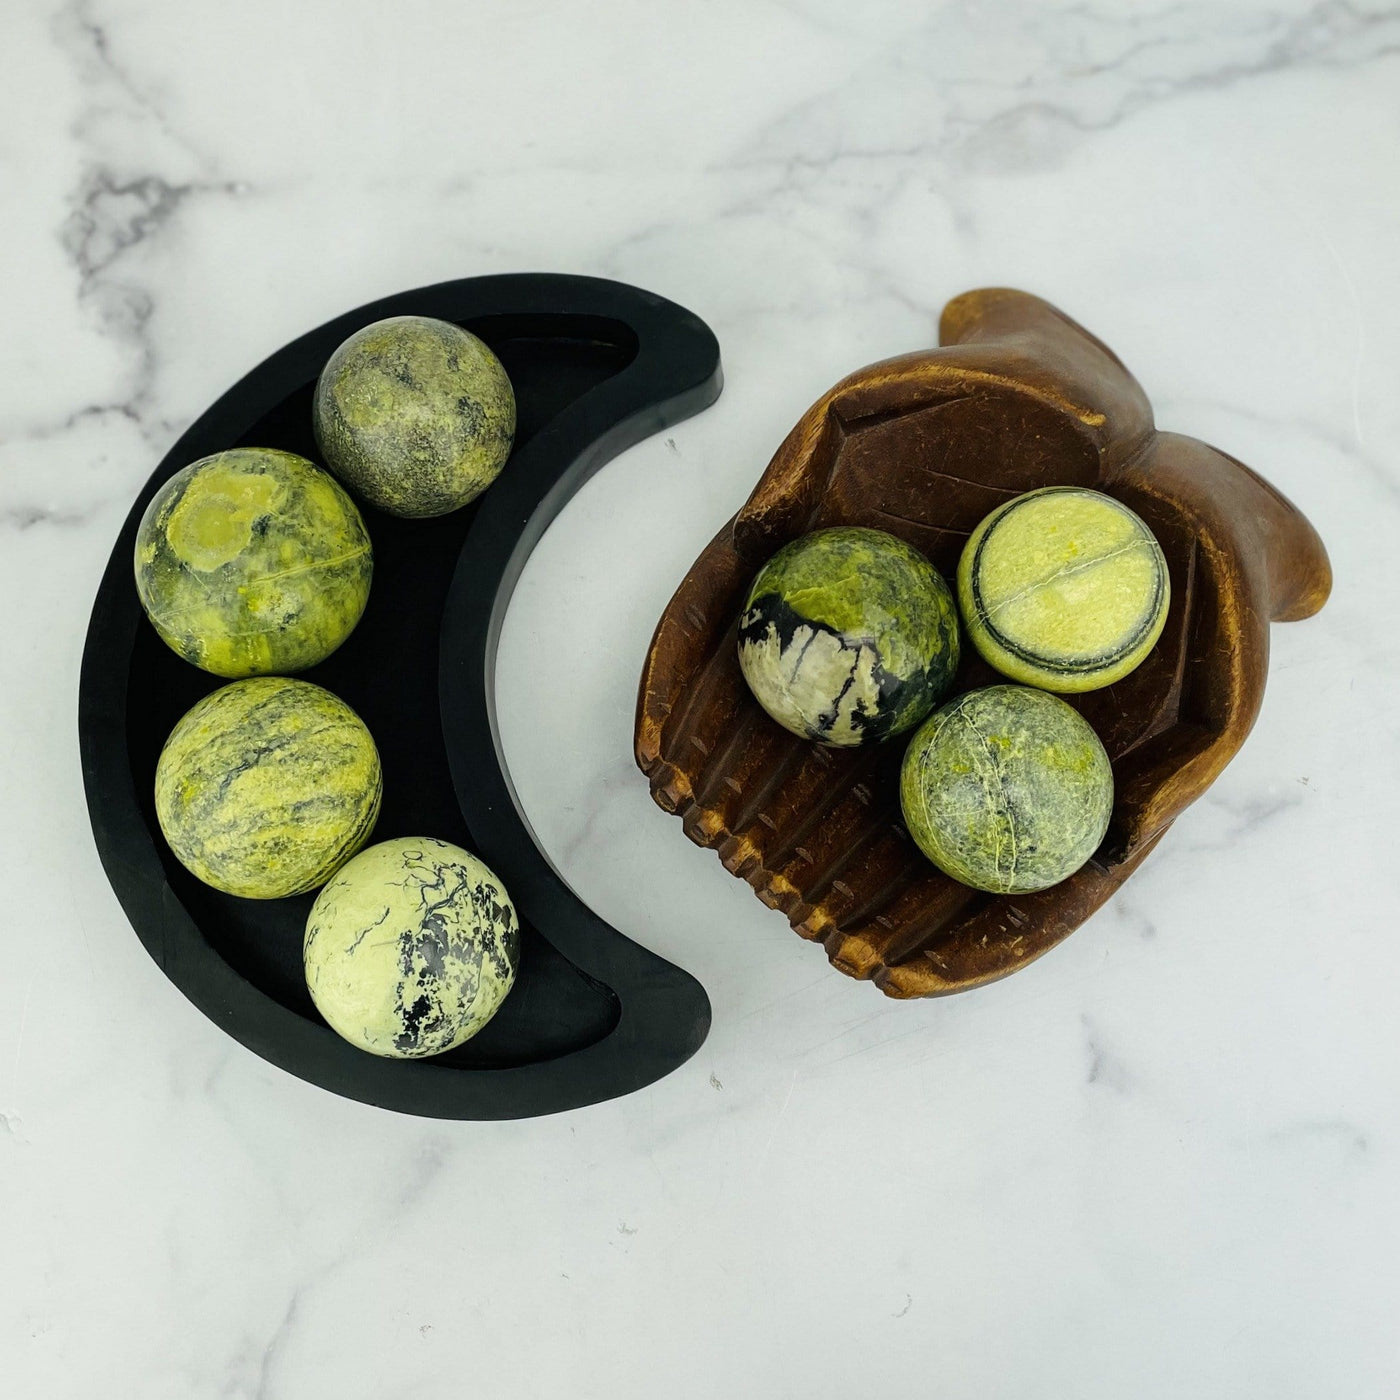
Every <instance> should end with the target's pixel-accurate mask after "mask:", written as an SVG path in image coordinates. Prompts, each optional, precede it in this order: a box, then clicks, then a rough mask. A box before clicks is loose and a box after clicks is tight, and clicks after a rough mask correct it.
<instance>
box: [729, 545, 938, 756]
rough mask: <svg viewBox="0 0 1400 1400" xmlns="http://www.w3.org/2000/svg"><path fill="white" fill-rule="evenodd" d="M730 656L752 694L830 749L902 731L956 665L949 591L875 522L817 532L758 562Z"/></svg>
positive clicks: (929, 702) (915, 554)
mask: <svg viewBox="0 0 1400 1400" xmlns="http://www.w3.org/2000/svg"><path fill="white" fill-rule="evenodd" d="M739 666H740V669H741V670H742V671H743V673H744V679H745V680H746V681H747V682H748V685H749V689H750V690H752V691H753V693H754V696H755V698H756V699H757V700H758V703H759V704H760V705H762V706H763V708H764V709H765V710H767V712H768V713H769V714H770V715H771V716H772V717H773V718H774V719H775V720H777V721H778V723H779V724H781V725H782V726H783V727H784V728H785V729H790V730H791V731H792V732H793V733H794V734H800V735H801V736H802V737H803V738H805V739H815V740H817V741H818V742H819V743H822V744H828V745H832V746H833V747H840V748H852V747H855V746H856V745H859V744H865V743H870V742H872V741H875V740H879V739H886V738H888V737H889V736H890V735H892V734H900V733H902V732H903V731H905V730H907V729H911V728H913V726H914V725H916V724H918V722H919V721H920V720H921V719H923V717H924V716H925V715H926V714H928V712H929V711H930V710H931V709H932V708H933V707H934V706H935V705H936V704H937V703H938V701H939V699H940V698H941V696H942V695H943V694H944V692H945V691H946V690H947V689H948V686H949V684H950V683H951V682H952V679H953V673H954V672H955V671H956V670H957V669H958V615H957V607H956V605H955V603H954V602H953V595H952V592H951V591H950V590H949V588H948V585H947V584H946V583H944V581H943V579H942V577H941V576H940V575H939V573H938V571H937V570H936V569H935V568H934V567H933V565H932V564H930V563H929V562H928V560H927V559H925V558H924V556H923V555H922V554H920V553H919V552H918V551H917V550H915V549H912V548H911V547H910V546H909V545H907V544H905V543H904V541H903V540H901V539H897V538H896V537H895V536H894V535H889V534H886V533H885V532H884V531H883V530H867V529H862V528H859V527H855V526H847V527H838V528H835V529H830V530H817V531H815V532H814V533H812V534H810V535H804V536H803V537H802V538H801V539H797V540H793V541H792V543H791V544H788V545H785V546H784V547H783V548H782V549H780V550H779V551H778V552H777V553H776V554H775V555H774V556H773V557H772V558H771V559H770V560H769V561H768V563H767V564H765V565H764V566H763V568H762V569H761V570H760V571H759V574H758V577H757V578H756V579H754V582H753V586H752V587H751V588H750V589H749V594H748V599H747V601H746V602H745V604H744V612H743V616H742V617H741V618H740V619H739Z"/></svg>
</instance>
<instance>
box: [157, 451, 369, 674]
mask: <svg viewBox="0 0 1400 1400" xmlns="http://www.w3.org/2000/svg"><path fill="white" fill-rule="evenodd" d="M135 566H136V591H137V594H138V595H139V597H140V599H141V606H142V607H143V608H144V609H145V610H146V616H147V617H149V618H150V620H151V624H152V626H153V627H154V628H155V629H156V631H157V632H158V633H159V634H160V636H161V638H162V640H163V641H164V642H165V643H166V645H167V646H169V647H170V648H171V649H172V650H174V651H176V652H178V653H179V654H180V655H181V656H182V657H184V658H185V660H186V661H190V662H193V663H194V665H196V666H199V667H202V668H203V669H204V670H206V671H212V672H213V673H214V675H216V676H229V677H235V676H258V675H268V674H274V673H276V674H285V673H287V672H291V671H303V670H305V669H306V668H307V667H308V666H314V665H316V663H317V662H318V661H323V660H324V659H325V658H326V657H327V656H329V655H330V654H331V652H333V651H334V650H335V649H336V648H337V647H338V646H339V645H340V644H341V643H342V642H343V641H344V640H345V639H346V637H348V636H349V635H350V633H351V632H352V631H353V630H354V627H355V624H356V623H357V622H359V620H360V615H361V613H363V612H364V610H365V603H366V601H367V600H368V598H369V586H370V576H371V574H372V572H373V553H372V550H371V548H370V540H369V534H368V533H367V531H366V530H365V523H364V521H363V519H361V517H360V512H359V510H358V509H356V506H355V503H354V502H353V501H352V500H351V499H350V497H349V496H347V495H346V494H345V492H344V491H343V490H342V489H341V487H340V486H339V484H338V483H337V482H336V481H335V480H334V478H333V477H331V476H329V475H328V474H327V473H326V472H323V471H322V470H321V469H320V468H319V467H317V466H315V465H313V464H312V463H311V462H308V461H307V460H306V459H305V458H304V457H298V456H297V455H296V454H295V453H293V452H279V451H275V450H274V449H272V448H266V447H236V448H233V449H231V450H230V451H227V452H218V453H215V454H214V455H213V456H212V457H204V458H202V459H201V460H200V461H198V462H192V463H191V464H190V465H189V466H187V467H185V468H183V469H182V470H180V471H178V472H176V473H175V475H174V476H172V477H171V478H170V480H169V481H167V482H166V483H165V485H164V486H162V487H161V489H160V490H159V491H158V492H157V493H156V495H155V497H154V498H153V499H152V501H151V503H150V505H149V506H148V507H147V508H146V513H145V515H144V516H143V517H142V519H141V524H140V527H139V529H138V531H137V536H136V558H135Z"/></svg>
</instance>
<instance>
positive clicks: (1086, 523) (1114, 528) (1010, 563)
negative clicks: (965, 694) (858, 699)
mask: <svg viewBox="0 0 1400 1400" xmlns="http://www.w3.org/2000/svg"><path fill="white" fill-rule="evenodd" d="M1170 601H1171V585H1170V581H1169V579H1168V577H1167V561H1166V558H1165V556H1164V555H1163V553H1162V549H1161V546H1160V545H1159V544H1158V543H1157V540H1156V538H1155V537H1154V536H1153V534H1152V531H1151V530H1149V529H1148V528H1147V526H1146V525H1145V524H1144V523H1143V522H1142V520H1141V519H1139V517H1138V516H1137V515H1136V514H1135V513H1134V512H1133V511H1131V510H1129V509H1128V507H1127V506H1125V505H1124V504H1123V503H1122V502H1121V501H1116V500H1114V499H1113V497H1112V496H1105V495H1104V494H1103V493H1102V492H1099V491H1087V490H1084V489H1083V488H1081V487H1077V486H1047V487H1045V488H1043V489H1042V490H1039V491H1030V492H1028V493H1027V494H1026V495H1024V496H1017V497H1016V499H1015V500H1013V501H1008V502H1007V503H1006V504H1005V505H1004V506H998V507H997V509H996V510H994V511H993V512H992V513H991V514H990V515H989V516H987V518H986V519H985V520H983V521H982V523H981V524H980V525H978V527H977V528H976V530H974V531H973V532H972V536H971V538H970V539H969V540H968V542H967V545H966V547H965V548H964V549H963V553H962V559H961V560H960V561H959V564H958V602H959V603H960V604H961V606H962V613H963V621H964V622H965V623H966V624H967V631H968V635H969V636H970V637H971V638H972V643H973V645H974V646H975V647H976V648H977V650H978V651H979V652H980V653H981V655H982V658H983V660H985V661H986V662H987V664H988V665H990V666H993V667H995V668H996V669H997V670H998V671H1000V672H1001V673H1002V675H1004V676H1009V677H1010V678H1011V679H1012V680H1015V681H1021V682H1023V683H1024V684H1026V685H1035V686H1040V687H1041V688H1042V689H1044V690H1056V691H1061V692H1064V693H1071V692H1078V691H1085V690H1097V689H1099V688H1100V687H1101V686H1105V685H1112V684H1113V682H1114V681H1118V680H1122V678H1123V677H1124V676H1126V675H1127V674H1128V673H1129V672H1130V671H1132V670H1133V669H1134V668H1135V667H1137V666H1139V665H1141V663H1142V662H1143V661H1144V660H1145V659H1146V657H1147V654H1148V652H1150V651H1151V650H1152V648H1153V647H1154V646H1155V645H1156V643H1157V638H1158V637H1160V636H1161V635H1162V628H1163V626H1164V625H1165V624H1166V620H1167V607H1168V604H1169V603H1170Z"/></svg>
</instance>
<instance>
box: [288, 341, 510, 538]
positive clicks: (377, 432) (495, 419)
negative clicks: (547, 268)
mask: <svg viewBox="0 0 1400 1400" xmlns="http://www.w3.org/2000/svg"><path fill="white" fill-rule="evenodd" d="M312 416H313V424H314V426H315V429H316V441H317V442H318V443H319V444H320V448H321V452H322V453H323V455H324V456H325V459H326V463H327V465H328V466H329V467H330V469H331V470H332V471H333V472H334V473H335V474H336V475H337V476H338V477H339V478H340V479H341V480H342V481H343V482H345V484H346V485H347V486H349V487H351V489H352V490H354V491H357V492H358V493H359V494H360V495H361V496H363V497H364V498H365V500H367V501H369V502H370V504H371V505H375V506H378V507H379V509H380V510H383V511H388V512H389V514H391V515H402V516H408V517H410V518H421V517H424V516H432V515H446V514H447V512H448V511H452V510H456V509H458V508H459V507H460V506H464V505H466V504H467V503H468V502H469V501H473V500H475V499H476V497H477V496H479V495H480V494H481V493H482V492H483V491H484V490H485V489H486V488H487V487H488V486H489V485H490V484H491V483H492V482H493V481H494V480H495V479H496V477H497V476H498V475H499V473H500V470H501V468H502V467H503V466H504V465H505V461H506V458H507V457H508V456H509V455H510V449H511V443H512V442H513V440H514V438H515V394H514V391H513V390H512V389H511V384H510V379H509V378H508V377H507V375H506V372H505V369H504V367H503V366H502V364H501V362H500V361H499V360H498V359H497V358H496V356H495V355H494V354H493V353H492V352H491V350H490V348H489V347H488V346H487V345H486V344H485V343H484V342H483V341H481V340H478V339H477V337H476V336H474V335H472V334H471V332H470V331H464V330H463V329H462V328H461V327H460V326H454V325H453V324H452V323H451V322H450V321H438V320H435V319H433V318H432V317H430V316H391V317H390V318H389V319H388V320H385V321H376V322H374V323H373V324H372V325H368V326H365V327H364V328H363V329H361V330H358V331H356V332H355V334H354V335H352V336H351V337H350V338H349V339H348V340H346V341H345V342H344V343H343V344H341V345H340V346H339V347H338V348H337V349H336V351H335V353H334V354H333V355H332V356H331V357H330V359H329V360H328V361H327V362H326V367H325V369H324V370H322V372H321V377H320V379H319V380H318V381H317V383H316V397H315V400H314V402H313V405H312Z"/></svg>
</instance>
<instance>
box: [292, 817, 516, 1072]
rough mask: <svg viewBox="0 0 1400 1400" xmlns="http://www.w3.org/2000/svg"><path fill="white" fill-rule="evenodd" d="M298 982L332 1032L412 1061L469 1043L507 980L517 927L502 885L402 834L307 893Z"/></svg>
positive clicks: (453, 855) (440, 847)
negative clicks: (312, 899) (313, 895)
mask: <svg viewBox="0 0 1400 1400" xmlns="http://www.w3.org/2000/svg"><path fill="white" fill-rule="evenodd" d="M303 955H304V960H305V966H306V985H307V987H308V989H309V990H310V992H311V999H312V1001H314V1002H315V1003H316V1009H317V1010H318V1011H319V1012H320V1013H321V1015H322V1016H324V1017H325V1019H326V1021H327V1023H328V1024H329V1025H330V1027H331V1029H332V1030H333V1031H335V1032H336V1034H338V1035H340V1036H343V1037H344V1038H345V1039H346V1040H348V1041H349V1042H350V1043H351V1044H352V1045H355V1046H358V1047H359V1048H360V1049H361V1050H368V1051H369V1052H370V1053H371V1054H373V1055H384V1056H388V1057H391V1058H395V1059H417V1058H421V1057H422V1056H425V1055H438V1054H441V1053H442V1052H443V1051H444V1050H451V1049H452V1048H453V1047H454V1046H457V1045H461V1044H462V1043H463V1042H464V1041H466V1040H470V1039H471V1037H472V1036H474V1035H476V1033H477V1032H478V1031H480V1030H481V1028H482V1027H483V1026H484V1025H486V1023H487V1022H488V1021H489V1020H490V1019H491V1018H492V1017H493V1016H494V1015H495V1014H496V1011H497V1009H498V1008H499V1007H500V1005H501V1003H502V1002H503V1001H504V1000H505V997H506V993H507V992H509V991H510V989H511V986H512V985H513V984H514V982H515V973H516V968H517V967H518V966H519V963H520V923H519V920H518V919H517V918H516V914H515V906H514V905H513V904H512V903H511V899H510V896H509V895H508V894H507V893H506V889H505V886H504V885H502V884H501V882H500V880H498V879H497V878H496V876H495V875H494V874H493V873H492V872H491V870H490V869H489V868H488V867H487V866H486V865H485V864H483V862H482V861H480V860H478V859H477V857H476V856H474V855H472V853H471V852H470V851H464V850H463V849H462V848H461V847H460V846H454V845H451V844H450V843H449V842H446V841H439V840H436V839H435V838H433V837H426V836H423V837H400V838H398V839H396V840H393V841H381V842H380V843H379V844H378V845H376V846H371V847H370V848H369V849H368V850H365V851H362V852H361V853H360V854H359V855H358V856H356V857H355V859H354V860H352V861H350V862H349V863H348V864H347V865H345V866H344V867H342V869H341V870H340V871H339V872H338V873H337V874H336V876H335V878H334V879H332V880H331V881H330V882H329V883H328V884H327V885H326V887H325V888H324V889H323V890H322V891H321V893H320V894H319V895H318V896H317V899H316V903H315V904H314V905H313V906H312V909H311V915H310V917H309V918H308V919H307V921H306V939H305V942H304V945H303Z"/></svg>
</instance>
